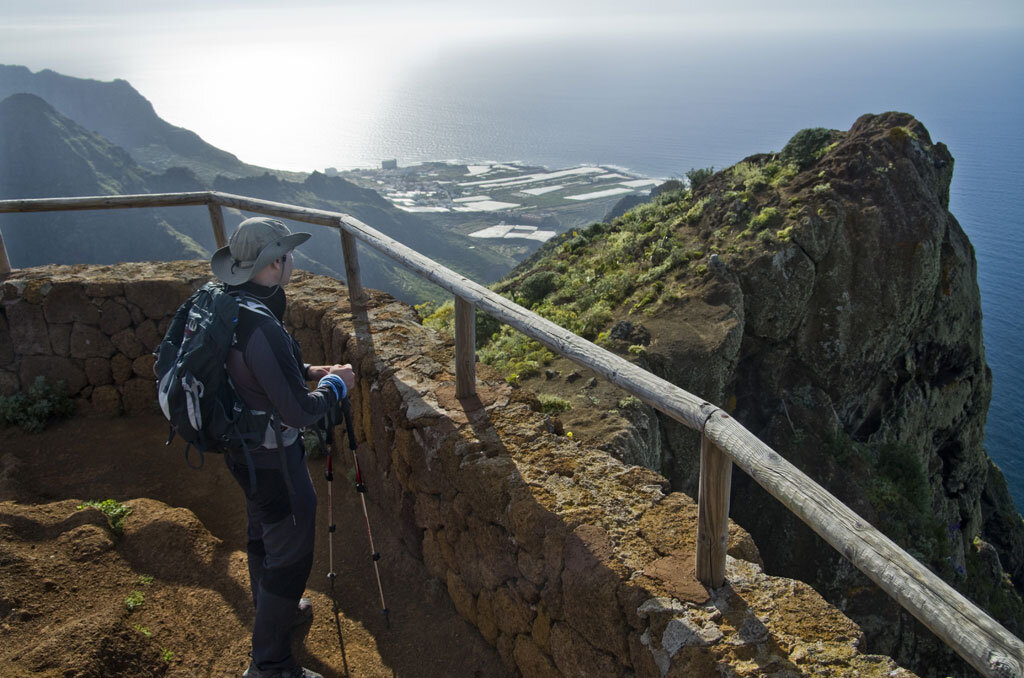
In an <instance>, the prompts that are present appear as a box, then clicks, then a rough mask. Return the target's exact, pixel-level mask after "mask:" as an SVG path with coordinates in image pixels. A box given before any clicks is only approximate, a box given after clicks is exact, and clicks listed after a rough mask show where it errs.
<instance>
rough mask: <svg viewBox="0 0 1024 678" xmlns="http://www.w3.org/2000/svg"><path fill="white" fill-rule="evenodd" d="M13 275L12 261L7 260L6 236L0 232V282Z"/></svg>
mask: <svg viewBox="0 0 1024 678" xmlns="http://www.w3.org/2000/svg"><path fill="white" fill-rule="evenodd" d="M10 274H11V260H10V259H8V258H7V246H6V245H4V234H3V232H0V280H3V279H4V278H6V277H7V276H9V275H10Z"/></svg>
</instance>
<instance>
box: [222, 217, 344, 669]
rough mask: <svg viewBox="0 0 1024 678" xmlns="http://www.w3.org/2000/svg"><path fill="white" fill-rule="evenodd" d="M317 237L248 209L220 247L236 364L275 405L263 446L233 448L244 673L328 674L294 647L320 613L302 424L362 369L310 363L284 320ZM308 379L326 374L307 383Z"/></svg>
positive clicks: (250, 396)
mask: <svg viewBox="0 0 1024 678" xmlns="http://www.w3.org/2000/svg"><path fill="white" fill-rule="evenodd" d="M308 238H309V234H308V233H291V232H290V231H289V230H288V228H287V227H286V226H285V225H284V224H283V223H281V222H280V221H277V220H275V219H269V218H266V217H254V218H251V219H246V220H245V221H243V222H242V223H241V224H239V226H238V228H237V229H236V230H235V232H234V233H233V234H232V235H231V240H230V242H229V244H228V245H227V246H226V247H222V248H221V249H219V250H217V252H216V253H215V254H214V255H213V258H212V259H211V261H210V267H211V269H212V270H213V273H214V275H216V276H217V277H218V278H219V279H220V280H222V281H223V282H225V283H227V285H228V288H227V289H228V291H229V292H233V293H236V295H237V296H238V299H239V313H238V325H237V327H236V331H235V342H236V343H235V345H234V346H233V347H232V348H231V350H230V351H229V353H228V361H227V367H228V374H229V375H230V377H231V381H232V384H233V386H234V388H235V390H236V391H237V393H238V395H239V397H240V398H241V399H242V401H243V402H244V403H245V404H246V406H247V407H248V408H249V409H250V410H251V411H253V412H255V413H259V412H263V413H268V414H269V417H268V423H267V426H266V428H265V429H264V430H262V431H255V432H250V433H254V434H255V435H256V437H257V441H258V442H256V447H255V449H252V450H249V452H248V453H247V454H246V453H243V451H241V450H239V451H237V452H229V453H228V454H226V455H225V460H226V461H227V465H228V468H229V469H230V470H231V473H232V475H233V476H234V477H235V479H236V480H237V481H238V484H239V485H240V486H241V487H242V490H243V491H244V492H245V496H246V514H247V517H248V529H247V536H248V543H247V548H246V552H247V555H248V562H249V583H250V586H251V587H252V596H253V603H254V604H255V606H256V619H255V622H254V623H253V631H252V662H251V663H250V664H249V668H248V669H247V670H246V671H245V673H244V674H243V676H244V678H320V674H318V673H315V672H313V671H310V670H308V669H304V668H302V667H301V666H300V665H299V663H298V662H297V661H296V659H295V657H294V656H293V655H292V650H291V633H292V629H293V628H294V627H295V626H298V625H300V624H302V623H305V622H308V621H310V620H311V619H312V614H313V613H312V606H311V604H310V602H309V601H308V600H307V599H304V598H302V593H303V591H304V590H305V588H306V580H307V579H308V578H309V573H310V570H311V569H312V566H313V527H314V521H315V518H316V493H315V491H314V489H313V481H312V479H311V478H310V475H309V470H308V469H307V467H306V463H305V450H304V449H303V446H302V436H301V431H300V429H301V428H302V427H304V426H308V425H310V424H312V423H314V422H316V421H317V420H318V419H320V418H321V417H322V416H323V415H324V414H325V413H326V412H327V411H328V410H329V409H330V408H332V407H334V406H335V405H336V404H337V403H338V401H340V400H341V399H342V398H344V397H345V395H346V394H347V392H348V389H350V388H351V387H352V386H353V384H354V383H355V377H354V374H353V372H352V367H351V365H322V366H311V365H307V364H304V363H303V362H302V354H301V351H300V349H299V345H298V343H296V342H295V340H294V339H292V337H291V336H290V335H289V334H288V332H287V331H286V330H285V328H284V325H283V320H284V312H285V304H286V299H285V294H284V287H285V285H287V284H288V282H289V280H290V279H291V275H292V267H293V265H294V263H293V259H292V250H294V249H295V248H296V247H297V246H299V245H300V244H302V243H303V242H305V241H306V240H307V239H308ZM307 379H319V384H318V386H317V388H316V389H315V390H313V391H307V390H306V380H307Z"/></svg>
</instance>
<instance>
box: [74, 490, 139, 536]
mask: <svg viewBox="0 0 1024 678" xmlns="http://www.w3.org/2000/svg"><path fill="white" fill-rule="evenodd" d="M85 508H94V509H97V510H99V511H100V512H101V513H102V514H103V515H105V516H106V517H107V523H108V524H109V525H110V531H111V532H113V533H114V534H115V535H116V536H118V537H120V536H121V535H122V534H124V519H125V518H127V517H128V516H129V515H131V513H132V507H131V506H127V505H125V504H122V503H121V502H119V501H117V500H115V499H104V500H103V501H87V502H84V503H82V504H79V505H78V510H79V511H81V510H82V509H85Z"/></svg>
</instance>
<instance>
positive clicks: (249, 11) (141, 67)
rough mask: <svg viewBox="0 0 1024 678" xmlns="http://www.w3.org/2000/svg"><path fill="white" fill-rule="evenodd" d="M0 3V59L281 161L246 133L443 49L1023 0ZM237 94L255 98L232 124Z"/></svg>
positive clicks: (884, 19) (736, 32) (1000, 21)
mask: <svg viewBox="0 0 1024 678" xmlns="http://www.w3.org/2000/svg"><path fill="white" fill-rule="evenodd" d="M0 1H2V3H3V4H2V8H3V9H2V12H0V18H2V23H0V63H4V64H20V65H24V66H28V67H29V68H30V69H32V70H34V71H37V70H41V69H44V68H49V69H53V70H55V71H58V72H60V73H64V74H66V75H72V76H77V77H85V78H96V79H101V80H111V79H114V78H123V79H125V80H128V81H129V82H131V84H132V85H133V86H135V88H136V89H138V90H139V91H140V92H141V93H142V94H143V95H144V96H146V97H147V98H148V99H149V100H150V101H152V102H153V104H154V106H155V108H156V110H157V113H158V114H159V115H161V116H162V117H163V118H165V119H166V120H168V121H169V122H171V123H173V124H176V125H180V126H183V127H187V128H189V129H192V130H194V131H196V132H198V133H199V134H200V135H201V136H203V137H204V138H206V139H207V140H208V141H210V142H212V143H214V144H215V145H218V146H220V147H222V148H225V149H226V150H230V151H233V152H235V153H238V154H240V155H242V156H243V157H244V158H245V159H247V160H250V161H253V162H257V161H261V160H262V161H264V162H278V163H283V164H288V163H289V160H288V159H287V158H285V157H284V156H277V155H274V154H271V155H270V156H269V157H262V158H257V157H253V156H252V155H251V154H250V151H249V148H256V146H255V144H254V143H253V142H254V139H256V138H258V137H259V136H260V135H262V136H263V137H264V139H263V140H262V141H261V142H260V146H259V148H260V149H261V151H263V150H268V149H270V148H271V146H272V143H273V138H274V137H275V136H277V135H279V134H280V132H281V131H282V130H284V129H288V130H294V129H295V128H296V127H301V128H303V129H310V130H316V129H324V126H327V125H338V124H343V125H346V126H347V127H348V128H350V129H351V130H352V133H353V134H359V133H362V132H363V131H365V130H366V129H367V128H368V127H367V126H368V125H370V124H371V122H372V116H373V115H375V114H376V112H377V111H378V110H379V108H378V107H377V106H376V105H377V104H378V103H379V101H381V100H382V99H383V98H384V97H386V96H387V94H388V88H389V86H390V85H391V84H392V83H393V82H394V81H395V80H396V79H397V78H398V77H400V76H401V74H403V73H407V72H408V71H409V68H410V66H411V65H417V64H422V63H426V62H429V60H431V59H432V58H434V57H436V56H437V55H438V54H440V53H442V52H444V51H445V50H451V49H452V48H453V46H457V45H465V44H469V43H480V44H483V45H492V44H495V43H496V42H501V41H506V42H507V41H522V40H533V41H538V40H540V41H545V40H546V41H564V40H570V39H590V38H593V39H594V40H602V39H611V38H616V39H619V38H630V39H633V40H637V39H642V36H644V35H647V34H650V35H652V36H655V35H659V34H660V36H662V38H663V39H664V36H670V39H672V40H675V39H676V38H677V36H678V39H679V40H682V41H696V40H714V39H715V36H719V35H722V36H730V37H732V38H736V37H737V36H743V35H754V36H757V37H758V38H759V39H770V40H772V41H774V42H775V43H777V44H784V43H785V36H786V35H787V34H791V33H793V32H797V33H801V34H805V35H806V34H811V35H828V34H830V33H832V32H836V31H839V32H857V33H876V32H877V33H881V34H886V35H889V36H892V35H894V34H903V33H908V32H916V33H922V32H924V33H926V34H931V33H935V34H936V39H937V40H942V35H941V34H942V33H946V32H950V31H958V32H963V31H967V30H977V31H991V30H1011V31H1024V0H981V1H978V2H963V1H962V0H955V1H954V0H907V1H903V2H899V1H897V2H893V0H857V1H856V2H845V3H830V2H822V1H821V0H813V1H810V0H775V1H773V2H770V3H767V2H764V0H731V1H730V2H729V3H728V8H727V9H717V8H714V7H713V4H712V3H709V2H707V0H701V1H700V2H693V1H689V0H683V1H681V0H646V1H645V2H643V3H631V2H623V1H622V0H520V1H519V2H502V3H487V2H480V0H429V1H424V0H372V1H370V0H357V1H351V0H350V1H348V2H344V1H339V0H297V1H295V2H289V3H287V6H285V3H283V2H281V1H280V0H276V1H272V0H244V1H243V0H221V1H218V2H215V3H214V2H210V1H209V0H202V1H200V0H175V2H173V3H172V2H168V0H160V1H159V2H155V1H153V0H135V1H134V2H125V1H114V0H47V1H45V2H42V1H40V0H0ZM172 5H173V9H170V7H171V6H172ZM723 44H724V42H723ZM325 83H330V84H331V87H330V88H325V87H324V84H325ZM314 92H315V93H316V95H317V98H316V101H315V102H313V101H311V93H314ZM240 97H244V98H246V99H253V98H260V99H261V100H262V102H263V103H262V104H261V106H260V107H259V108H258V109H249V110H247V111H246V117H245V118H244V119H242V118H240V117H239V116H238V115H237V114H236V113H235V110H236V109H237V105H238V102H239V98H240ZM355 102H358V106H354V105H353V104H354V103H355ZM297 107H301V109H302V110H301V113H297V112H296V110H295V109H296V108H297ZM339 121H340V122H339ZM268 137H269V138H268ZM294 143H295V142H294V141H292V144H293V145H294ZM281 145H282V148H283V147H285V146H286V145H287V143H286V142H285V141H284V140H282V141H281Z"/></svg>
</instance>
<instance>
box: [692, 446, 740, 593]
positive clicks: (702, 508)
mask: <svg viewBox="0 0 1024 678" xmlns="http://www.w3.org/2000/svg"><path fill="white" fill-rule="evenodd" d="M731 482H732V462H731V461H729V458H728V457H727V456H725V455H724V454H722V451H721V450H720V449H718V448H717V447H716V446H715V444H714V443H713V442H711V441H710V440H708V438H707V437H706V436H704V435H701V437H700V486H699V489H698V494H697V579H698V580H699V581H700V583H701V584H704V586H707V587H710V588H717V587H719V586H721V585H722V584H723V583H724V582H725V552H726V549H727V548H728V546H729V492H730V485H731Z"/></svg>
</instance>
